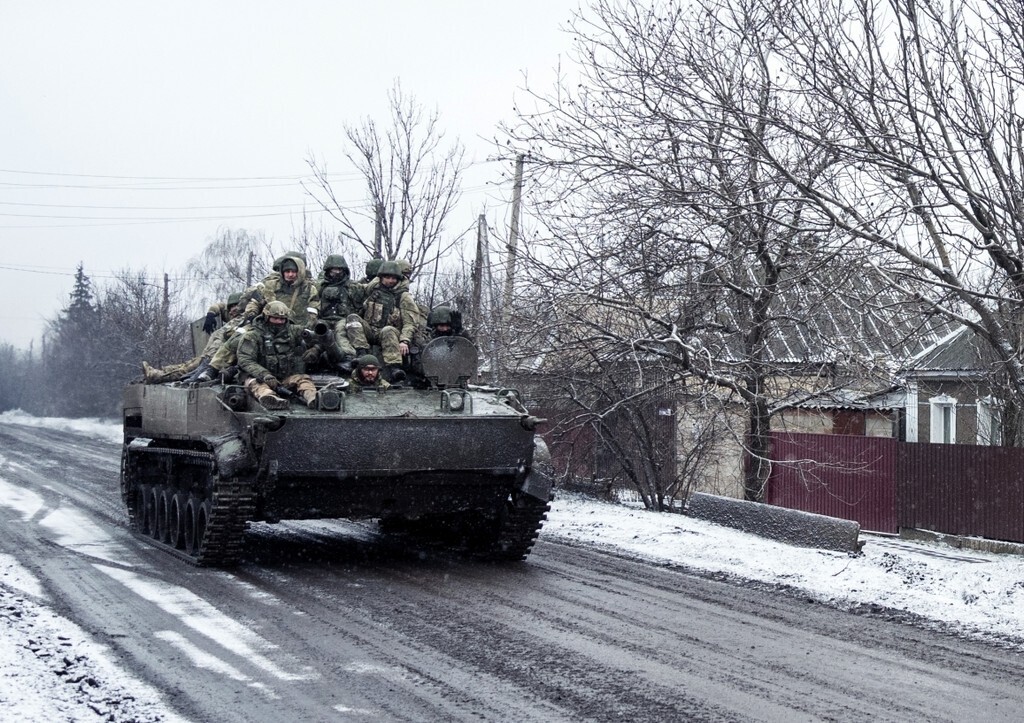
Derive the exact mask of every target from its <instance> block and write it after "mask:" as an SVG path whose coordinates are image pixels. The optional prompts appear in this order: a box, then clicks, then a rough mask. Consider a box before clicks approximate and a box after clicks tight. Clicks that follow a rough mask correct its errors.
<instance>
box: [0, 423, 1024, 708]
mask: <svg viewBox="0 0 1024 723" xmlns="http://www.w3.org/2000/svg"><path fill="white" fill-rule="evenodd" d="M119 458H120V449H119V447H118V446H117V445H114V444H111V443H105V442H97V441H96V440H93V439H88V438H86V437H80V436H76V435H75V434H72V433H68V432H56V431H51V430H46V429H36V428H29V427H20V426H17V425H8V426H6V427H3V428H0V497H2V499H3V502H2V503H0V529H2V531H3V532H2V533H0V552H2V553H5V554H8V555H13V556H15V557H16V558H17V560H18V561H20V563H21V564H22V565H23V566H24V567H26V568H28V570H30V571H31V572H32V573H33V574H34V575H36V576H37V577H38V578H39V580H40V581H41V582H42V585H43V588H44V590H45V597H46V604H47V605H48V606H50V607H51V608H53V609H55V610H56V611H57V612H59V613H60V614H61V615H64V616H66V617H68V618H70V619H71V620H73V621H75V622H76V623H77V624H78V625H80V626H81V627H82V628H84V629H85V630H86V631H87V632H88V633H89V634H90V635H91V636H93V637H94V638H95V639H96V640H97V641H98V642H100V643H102V644H104V645H106V646H107V647H108V649H109V651H110V654H111V656H112V657H113V658H114V659H115V660H116V661H117V662H118V664H119V665H120V666H121V667H123V668H124V669H126V670H129V671H131V673H132V674H133V675H135V676H136V677H138V678H141V679H142V680H144V681H147V682H148V683H150V684H151V685H153V686H154V687H156V688H157V689H159V690H160V691H161V692H162V693H163V695H164V696H165V700H166V703H167V705H168V707H169V708H170V709H172V710H173V711H175V712H176V713H177V714H178V715H180V716H181V717H183V718H185V719H186V720H194V721H210V720H218V721H281V720H295V721H338V720H374V721H390V720H396V721H397V720H402V721H404V720H408V721H436V720H445V721H447V720H454V721H481V720H487V721H517V722H521V721H580V720H588V721H659V722H661V721H683V720H686V721H691V720H711V721H732V720H735V721H800V720H832V721H846V720H873V721H906V720H917V721H933V720H934V721H943V720H949V721H962V720H986V721H1011V720H1013V721H1016V720H1020V718H1021V711H1022V710H1024V689H1022V688H1021V686H1020V685H1019V670H1020V666H1021V662H1022V661H1021V659H1020V655H1019V654H1018V653H1017V652H1015V651H1014V650H1012V649H1009V648H1007V649H1004V648H1001V647H999V646H997V645H988V644H985V643H980V642H977V641H970V640H964V639H961V638H958V637H956V636H953V635H950V634H948V633H945V632H942V631H939V630H934V629H930V628H929V627H928V626H927V625H924V624H921V622H920V621H914V620H910V619H907V618H906V617H905V616H900V615H896V614H893V613H890V612H889V611H886V610H883V609H880V608H858V609H856V610H845V611H844V610H837V609H834V608H831V607H829V606H827V605H823V604H820V603H816V602H813V601H810V600H808V599H806V598H805V597H803V596H801V595H800V594H798V593H794V592H792V591H788V590H785V589H781V588H778V587H773V586H767V585H762V584H753V583H744V582H743V581H735V580H724V579H715V578H714V577H712V576H708V575H706V574H702V573H698V572H696V571H689V570H685V569H678V568H670V567H659V566H654V565H651V564H649V563H644V562H639V561H635V560H631V559H628V558H627V557H624V556H617V555H614V554H609V553H607V552H601V551H597V550H590V549H585V548H582V547H579V546H570V545H568V544H565V543H563V542H560V541H559V540H558V539H557V538H553V537H550V536H546V535H545V534H544V533H543V532H542V534H541V539H540V542H539V543H538V544H537V546H536V548H535V550H534V552H533V554H532V555H531V557H530V558H529V560H528V562H526V563H519V564H512V565H491V564H482V563H479V562H475V561H472V560H469V559H466V558H464V557H461V556H459V555H458V554H453V553H449V552H446V551H444V550H439V549H424V548H420V547H417V546H416V545H414V544H412V543H410V542H409V541H407V540H404V539H402V538H400V537H388V536H383V535H381V534H380V533H378V531H377V529H376V526H375V525H374V524H373V523H372V522H371V523H349V522H343V521H310V522H301V523H282V524H279V525H266V524H254V525H252V526H251V529H250V531H249V533H248V535H247V540H246V552H245V555H244V558H243V561H242V564H241V565H239V566H238V567H236V568H234V569H231V570H216V569H203V568H196V567H192V566H190V565H188V564H186V563H183V562H182V561H180V560H177V559H175V558H173V557H172V556H170V555H168V554H167V553H164V552H161V551H159V550H156V549H153V548H151V547H149V546H148V545H147V543H146V542H145V540H143V539H140V538H138V537H136V536H135V535H134V534H133V533H132V532H131V531H130V530H129V529H128V527H127V515H126V513H125V511H124V509H123V506H122V504H121V500H120V495H119V487H118V467H119ZM0 632H2V631H0Z"/></svg>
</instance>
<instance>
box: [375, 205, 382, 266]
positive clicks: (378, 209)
mask: <svg viewBox="0 0 1024 723" xmlns="http://www.w3.org/2000/svg"><path fill="white" fill-rule="evenodd" d="M373 215H374V223H373V250H374V252H375V254H374V258H378V259H382V258H384V254H383V253H382V252H381V246H382V242H383V240H384V204H383V203H377V204H376V206H375V207H374V214H373Z"/></svg>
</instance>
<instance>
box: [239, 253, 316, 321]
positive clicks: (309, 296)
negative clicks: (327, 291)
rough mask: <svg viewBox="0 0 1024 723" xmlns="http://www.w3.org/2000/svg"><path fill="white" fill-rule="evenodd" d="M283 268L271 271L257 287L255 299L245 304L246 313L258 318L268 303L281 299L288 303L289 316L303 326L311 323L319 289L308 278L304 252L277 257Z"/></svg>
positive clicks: (248, 315) (313, 319) (247, 316)
mask: <svg viewBox="0 0 1024 723" xmlns="http://www.w3.org/2000/svg"><path fill="white" fill-rule="evenodd" d="M275 264H277V265H279V266H280V269H281V270H280V272H279V273H277V274H270V275H269V276H267V278H265V279H264V280H263V281H261V282H260V283H259V284H258V285H257V288H256V293H255V295H254V296H253V299H252V301H250V302H249V304H248V306H246V307H245V316H246V318H248V319H255V318H256V317H257V316H258V315H259V313H260V311H262V309H263V307H264V305H265V304H267V303H269V302H271V301H280V302H282V303H284V305H285V306H287V307H288V318H290V319H291V320H292V321H293V322H294V323H296V324H299V325H300V326H312V325H313V324H314V323H315V322H316V319H317V313H318V312H317V307H318V306H319V303H320V290H319V289H318V288H317V285H316V284H315V283H313V282H312V281H310V280H309V278H308V277H307V271H306V262H305V261H303V260H302V256H301V255H299V254H295V253H289V254H286V255H285V256H282V257H280V258H279V259H278V261H275Z"/></svg>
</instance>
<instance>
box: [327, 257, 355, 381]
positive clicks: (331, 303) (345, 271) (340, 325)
mask: <svg viewBox="0 0 1024 723" xmlns="http://www.w3.org/2000/svg"><path fill="white" fill-rule="evenodd" d="M330 269H341V271H342V273H341V277H340V278H338V279H333V280H332V278H330V277H329V274H328V271H329V270H330ZM317 285H318V286H319V288H320V320H321V321H324V322H326V323H327V325H328V326H329V327H330V328H331V329H332V330H333V332H334V343H333V344H332V345H331V346H330V347H329V348H327V349H325V350H324V351H326V352H327V353H328V357H329V358H330V360H331V361H332V362H334V363H338V362H343V361H347V360H349V359H352V358H354V357H355V356H356V350H355V348H354V347H353V346H352V344H351V343H350V342H349V340H348V335H347V334H346V332H345V324H346V322H347V320H348V317H349V315H350V314H355V313H358V312H359V310H360V309H361V308H362V304H363V298H364V295H365V289H364V286H363V285H362V284H359V283H356V282H355V281H353V280H352V278H351V276H350V275H349V268H348V262H347V261H345V257H344V256H341V255H340V254H331V255H330V256H328V257H327V261H325V262H324V270H323V272H322V273H321V274H320V277H319V278H318V279H317Z"/></svg>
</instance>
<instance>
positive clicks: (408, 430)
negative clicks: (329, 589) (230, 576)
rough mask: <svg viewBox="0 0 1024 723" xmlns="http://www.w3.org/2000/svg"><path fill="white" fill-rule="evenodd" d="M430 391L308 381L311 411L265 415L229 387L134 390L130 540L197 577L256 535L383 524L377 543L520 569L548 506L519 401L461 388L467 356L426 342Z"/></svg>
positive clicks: (128, 480) (320, 378)
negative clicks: (351, 522)
mask: <svg viewBox="0 0 1024 723" xmlns="http://www.w3.org/2000/svg"><path fill="white" fill-rule="evenodd" d="M421 360H422V367H423V376H424V378H425V379H426V380H427V385H428V386H427V388H408V387H401V386H392V387H390V388H388V389H385V390H382V391H377V390H370V391H365V390H361V391H358V392H357V391H355V390H354V389H353V388H352V386H351V382H350V381H349V380H347V379H345V378H343V377H337V376H331V375H313V378H314V381H315V383H316V386H317V390H318V394H317V402H316V406H315V407H314V408H307V406H306V405H305V404H301V403H298V404H294V403H293V404H292V405H290V406H289V408H287V409H282V410H269V409H264V408H263V407H262V406H261V405H260V404H259V403H258V402H257V401H256V400H255V399H254V398H253V397H252V396H251V395H250V394H249V393H248V392H247V391H246V390H245V389H244V388H243V387H242V386H240V385H237V384H232V383H226V382H225V381H224V380H223V379H221V380H215V381H213V382H208V383H203V384H198V385H178V384H141V383H135V384H131V385H129V386H128V387H127V388H126V390H125V393H124V400H123V406H124V449H123V455H122V462H121V494H122V498H123V500H124V503H125V505H126V506H127V508H128V515H129V519H130V523H131V525H132V527H133V528H134V529H135V530H136V531H137V532H138V533H139V534H140V535H143V536H145V537H146V539H147V540H149V541H150V542H151V543H152V544H155V545H158V546H160V547H162V548H164V549H165V550H167V551H168V552H171V553H174V554H175V555H177V556H179V557H181V558H183V559H185V560H187V561H190V562H192V563H194V564H197V565H218V566H223V565H231V564H233V563H235V562H237V560H238V559H239V555H240V552H241V549H242V545H243V538H244V531H245V529H246V525H247V523H248V522H250V521H266V522H277V521H281V520H299V519H315V518H319V519H323V518H349V519H371V518H377V519H379V520H380V525H381V528H382V529H383V530H385V531H397V532H400V533H401V534H404V535H418V536H424V537H427V538H435V539H436V541H440V542H444V543H445V544H458V546H459V547H460V548H462V549H465V550H469V551H471V552H472V554H475V555H479V556H482V557H484V558H488V559H493V560H520V559H525V557H526V556H527V554H528V553H529V551H530V548H531V547H532V545H533V543H534V541H535V540H536V538H537V535H538V533H539V531H540V528H541V525H542V523H543V520H544V519H545V514H546V512H547V511H548V509H549V502H550V498H551V476H550V474H549V470H548V454H547V448H546V447H545V445H544V443H543V441H542V440H541V439H540V437H538V436H536V435H535V434H534V431H535V428H536V426H537V424H538V422H540V421H542V420H538V419H537V418H536V417H533V416H531V415H530V413H529V412H528V411H527V409H526V408H525V406H524V405H523V402H522V400H521V399H520V396H519V394H518V393H517V392H516V391H514V390H512V389H497V388H488V387H480V386H474V385H471V384H469V380H470V379H473V378H475V375H476V364H477V353H476V347H475V346H474V345H473V344H472V343H471V342H470V341H469V340H467V339H463V338H461V337H445V338H439V339H435V340H433V341H432V342H430V343H429V344H428V345H426V346H425V347H424V348H423V350H422V354H421Z"/></svg>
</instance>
